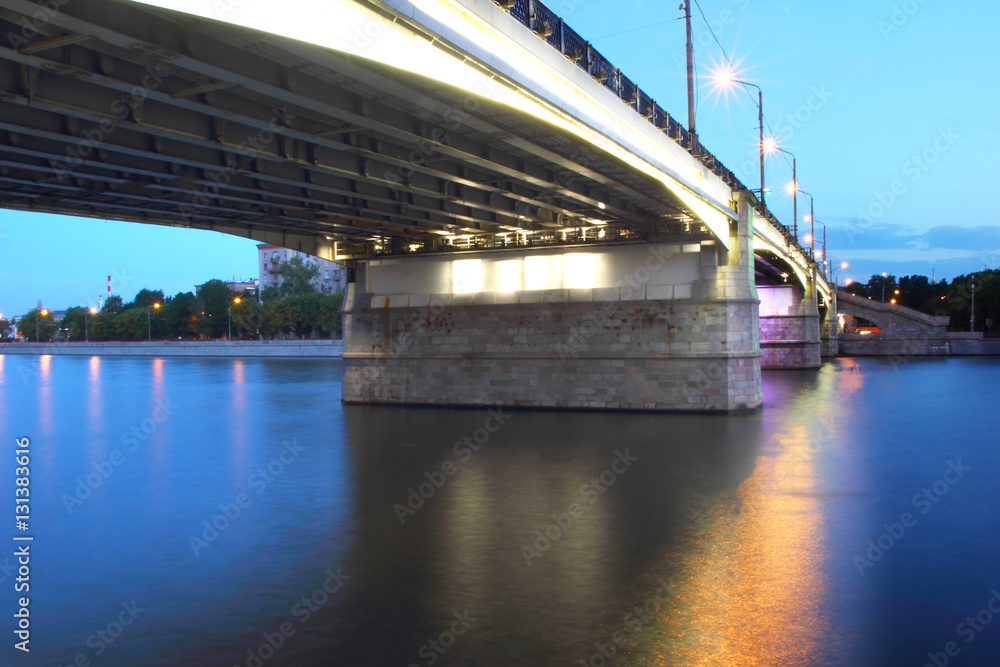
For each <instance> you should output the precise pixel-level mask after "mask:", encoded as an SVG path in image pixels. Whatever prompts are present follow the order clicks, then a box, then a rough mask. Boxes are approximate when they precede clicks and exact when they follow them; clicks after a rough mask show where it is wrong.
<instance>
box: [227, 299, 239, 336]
mask: <svg viewBox="0 0 1000 667" xmlns="http://www.w3.org/2000/svg"><path fill="white" fill-rule="evenodd" d="M239 302H240V297H236V298H235V299H233V300H232V301H231V302H230V303H229V340H230V341H231V340H233V304H234V303H239Z"/></svg>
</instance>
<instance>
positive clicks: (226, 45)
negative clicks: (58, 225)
mask: <svg viewBox="0 0 1000 667" xmlns="http://www.w3.org/2000/svg"><path fill="white" fill-rule="evenodd" d="M39 11H41V10H39V6H38V5H36V4H33V3H30V2H26V1H24V0H0V31H2V33H3V34H7V35H10V36H12V38H11V40H10V42H11V43H10V44H4V45H2V46H0V206H2V207H3V208H9V209H21V210H29V211H42V212H51V213H62V214H70V215H79V216H88V217H100V218H113V219H121V220H131V221H137V222H145V223H155V224H165V225H178V226H184V227H191V228H198V229H210V230H217V231H221V232H226V233H230V234H235V235H239V236H245V237H250V238H253V239H257V240H261V241H266V242H271V243H276V244H278V245H282V246H286V247H291V248H296V249H301V250H304V251H307V252H311V253H313V254H316V255H318V256H321V257H325V258H333V255H334V253H335V252H336V253H337V255H338V256H339V257H361V256H372V255H378V254H381V253H384V252H398V251H411V252H425V251H440V250H446V249H449V248H456V247H461V246H462V244H463V243H464V244H466V246H468V245H469V244H470V243H472V244H482V243H485V244H496V245H504V244H512V243H513V244H515V245H528V244H530V245H535V244H548V243H560V242H563V241H564V240H567V239H568V240H569V241H588V242H594V243H605V242H613V241H634V240H636V239H648V238H657V239H684V240H689V241H692V242H695V241H700V240H704V239H709V238H711V235H710V233H709V232H708V230H707V229H706V227H705V226H704V225H702V224H700V223H699V222H698V221H697V218H696V216H695V214H694V213H693V212H692V211H690V210H688V209H687V207H686V206H685V205H684V204H683V202H681V201H680V200H679V199H678V198H677V197H676V196H675V195H674V193H672V192H671V191H670V190H669V189H668V188H666V187H665V186H664V185H663V184H662V183H660V182H658V181H655V180H653V179H652V178H651V177H648V176H646V175H644V174H642V173H640V172H638V171H636V170H635V169H633V168H631V167H630V166H629V165H626V164H624V163H622V162H621V160H619V159H617V158H613V157H612V156H610V155H608V154H605V153H602V152H601V151H599V150H596V149H593V148H587V147H585V146H582V145H581V141H580V139H579V137H575V136H572V135H571V134H570V133H569V132H567V131H566V130H565V129H563V128H560V127H557V126H554V125H552V124H550V123H547V122H544V121H542V120H538V119H535V118H532V117H531V116H529V115H526V114H524V113H522V112H521V111H519V110H518V109H515V108H513V107H511V106H508V105H505V104H501V103H498V102H496V101H494V100H493V99H492V98H491V95H490V91H489V90H483V91H482V92H481V93H479V94H473V93H469V92H467V91H465V90H461V89H459V88H456V87H453V86H451V85H449V84H448V83H447V82H444V81H440V80H437V79H434V78H428V77H419V76H416V75H414V74H412V73H406V74H405V76H404V75H403V74H401V73H400V72H399V71H397V70H394V69H393V68H390V67H387V66H385V65H381V64H379V63H377V62H374V61H371V60H366V59H364V58H361V57H357V56H352V55H349V54H347V53H344V52H338V51H333V50H329V49H324V48H320V47H316V46H312V45H309V44H306V43H302V42H297V41H293V40H290V39H285V38H281V37H275V36H272V35H267V34H263V33H259V32H254V31H251V30H247V29H242V28H238V27H234V26H232V25H228V24H224V23H219V22H214V21H207V20H204V19H201V18H196V17H192V16H188V15H184V14H179V13H176V12H167V11H163V10H158V9H154V8H150V7H146V6H142V5H135V4H131V3H119V2H110V1H108V0H74V2H72V3H69V4H66V5H65V6H63V7H61V8H60V11H59V12H58V13H54V12H50V13H49V14H45V13H44V12H43V14H44V18H45V20H44V21H35V22H32V16H33V15H34V14H38V12H39ZM50 14H51V15H50ZM381 16H382V18H380V19H379V20H383V21H385V22H386V25H389V23H390V22H394V23H395V24H399V23H400V22H401V18H400V17H398V16H393V15H390V14H387V13H383V14H382V15H381ZM25 26H27V27H25ZM407 27H408V28H409V29H411V30H412V31H413V32H414V33H416V34H419V33H420V28H419V26H412V25H410V26H407ZM496 85H497V86H503V85H505V83H504V82H503V81H500V80H498V81H496ZM588 232H589V233H588ZM454 235H459V236H458V237H457V238H455V236H454ZM462 235H476V236H477V237H476V239H475V240H473V241H470V240H469V239H468V238H463V237H462ZM478 235H483V236H482V237H481V238H480V237H478ZM491 235H498V236H491ZM484 239H486V240H484ZM334 243H336V244H337V247H336V251H335V249H334Z"/></svg>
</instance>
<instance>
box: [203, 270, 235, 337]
mask: <svg viewBox="0 0 1000 667" xmlns="http://www.w3.org/2000/svg"><path fill="white" fill-rule="evenodd" d="M233 296H234V295H233V293H232V292H231V291H230V290H229V287H227V286H226V283H224V282H222V281H221V280H209V281H208V282H207V283H205V284H204V285H202V286H201V288H200V289H199V290H198V307H199V312H200V313H201V316H200V318H199V320H198V333H200V334H202V335H204V336H207V337H209V338H223V337H225V336H226V333H227V331H228V328H229V319H228V318H229V305H230V304H231V303H232V302H233Z"/></svg>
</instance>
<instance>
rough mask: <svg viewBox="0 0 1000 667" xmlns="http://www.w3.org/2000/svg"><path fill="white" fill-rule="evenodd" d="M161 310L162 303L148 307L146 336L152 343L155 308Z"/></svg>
mask: <svg viewBox="0 0 1000 667" xmlns="http://www.w3.org/2000/svg"><path fill="white" fill-rule="evenodd" d="M154 308H156V309H157V310H159V308H160V304H158V303H154V304H153V305H152V306H147V307H146V337H147V339H148V340H149V342H150V343H152V342H153V309H154Z"/></svg>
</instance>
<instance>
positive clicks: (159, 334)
mask: <svg viewBox="0 0 1000 667" xmlns="http://www.w3.org/2000/svg"><path fill="white" fill-rule="evenodd" d="M316 271H317V270H316V269H315V268H309V267H306V266H305V265H303V263H302V260H300V259H298V258H295V259H293V260H292V261H290V262H287V263H285V264H284V265H282V267H281V270H280V273H281V275H282V276H283V278H284V280H283V282H282V285H281V287H280V288H276V287H269V288H268V289H266V290H264V291H263V293H262V294H261V300H260V301H259V302H258V300H257V296H256V295H254V294H252V293H248V292H244V293H240V294H238V293H234V292H232V291H231V290H230V289H229V287H228V286H227V285H226V283H224V282H222V281H221V280H210V281H208V282H207V283H205V284H204V285H201V286H200V287H199V289H198V294H197V296H196V295H194V294H192V293H191V292H179V293H177V294H175V295H174V296H172V297H165V296H164V294H163V291H162V290H150V289H142V290H140V291H139V293H138V294H136V295H135V299H133V300H132V301H131V302H129V303H124V302H123V301H122V298H121V297H120V296H118V295H111V296H110V297H108V300H107V302H106V303H105V304H104V305H103V306H102V308H101V310H100V311H98V312H93V313H92V312H91V310H90V309H88V308H84V307H73V308H68V309H67V310H66V314H65V316H64V317H63V319H62V320H60V321H58V322H57V321H56V320H55V319H54V318H53V316H52V312H51V311H49V310H45V309H39V308H36V309H33V310H31V311H29V312H28V313H26V314H25V315H24V316H22V317H21V318H20V319H19V320H18V322H17V332H18V333H19V334H20V335H21V336H22V337H23V340H28V341H34V340H35V339H36V332H37V338H38V339H39V340H41V341H48V340H71V341H78V340H84V339H85V338H89V339H90V340H94V341H104V340H125V341H134V340H147V338H151V339H152V340H162V339H170V340H177V339H178V338H181V339H187V340H192V339H217V338H226V337H227V336H228V335H229V332H230V330H231V331H232V337H233V339H234V340H235V339H241V338H243V339H246V338H249V339H256V338H257V337H258V336H263V337H265V338H274V337H292V336H294V337H296V338H309V337H313V336H318V337H330V336H332V335H335V334H339V333H340V330H341V318H340V309H341V306H342V305H343V302H344V294H343V292H342V291H341V292H335V293H333V294H321V293H319V292H316V291H315V289H314V288H313V286H312V284H311V283H310V282H309V281H310V280H311V279H312V278H313V277H314V276H315V275H316ZM7 325H8V328H9V323H7ZM3 327H4V322H3V321H0V336H2V335H3V334H4V331H3Z"/></svg>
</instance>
